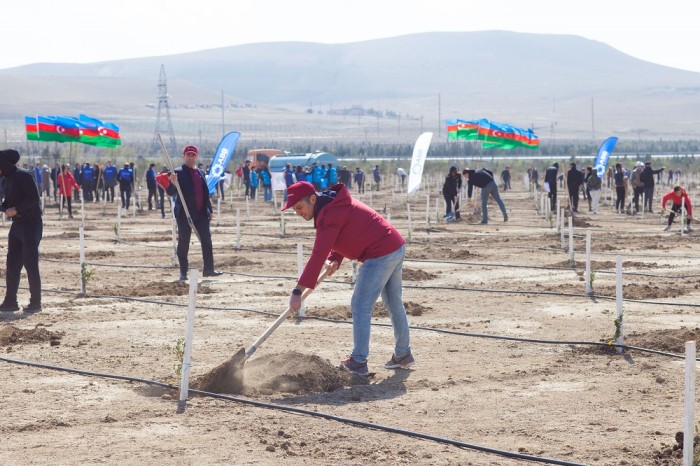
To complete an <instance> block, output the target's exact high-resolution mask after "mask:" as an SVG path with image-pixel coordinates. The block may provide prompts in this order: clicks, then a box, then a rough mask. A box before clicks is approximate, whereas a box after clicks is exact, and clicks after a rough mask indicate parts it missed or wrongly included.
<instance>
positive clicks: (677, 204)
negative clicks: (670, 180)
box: [661, 186, 693, 233]
mask: <svg viewBox="0 0 700 466" xmlns="http://www.w3.org/2000/svg"><path fill="white" fill-rule="evenodd" d="M668 201H671V202H672V203H673V205H672V206H671V213H670V214H669V216H668V225H666V227H664V231H668V230H670V229H671V225H672V224H673V219H674V218H675V216H676V214H680V213H681V207H682V206H683V205H685V211H686V212H687V215H688V216H687V218H686V227H685V230H684V232H685V233H690V232H691V231H692V229H691V228H690V220H692V218H693V206H692V205H691V204H690V197H688V193H687V192H686V190H685V189H683V186H676V187H675V188H673V189H672V190H671V191H669V192H668V193H666V195H665V196H664V197H663V198H662V199H661V211H662V212H664V211H665V210H666V204H667V203H668Z"/></svg>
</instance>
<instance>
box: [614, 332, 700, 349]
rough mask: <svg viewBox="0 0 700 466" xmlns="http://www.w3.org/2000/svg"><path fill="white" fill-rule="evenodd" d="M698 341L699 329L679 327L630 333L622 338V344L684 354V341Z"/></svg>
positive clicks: (699, 339) (699, 336)
mask: <svg viewBox="0 0 700 466" xmlns="http://www.w3.org/2000/svg"><path fill="white" fill-rule="evenodd" d="M691 340H694V341H700V328H698V327H695V328H692V329H691V328H687V327H681V328H679V329H662V330H654V331H651V332H645V333H630V334H629V335H626V336H625V337H624V340H623V342H624V344H625V345H628V346H638V347H640V348H649V349H654V350H657V351H666V352H669V353H676V354H684V353H685V342H686V341H691Z"/></svg>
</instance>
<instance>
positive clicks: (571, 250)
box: [569, 215, 574, 265]
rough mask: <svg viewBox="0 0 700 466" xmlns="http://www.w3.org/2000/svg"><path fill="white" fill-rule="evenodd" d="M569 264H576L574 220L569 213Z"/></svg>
mask: <svg viewBox="0 0 700 466" xmlns="http://www.w3.org/2000/svg"><path fill="white" fill-rule="evenodd" d="M569 265H574V222H573V218H572V217H571V215H569Z"/></svg>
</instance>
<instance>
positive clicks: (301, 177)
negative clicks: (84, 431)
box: [294, 165, 308, 181]
mask: <svg viewBox="0 0 700 466" xmlns="http://www.w3.org/2000/svg"><path fill="white" fill-rule="evenodd" d="M294 177H295V178H296V179H297V181H308V180H307V178H306V172H305V171H304V168H303V167H302V166H301V165H297V169H296V171H295V172H294Z"/></svg>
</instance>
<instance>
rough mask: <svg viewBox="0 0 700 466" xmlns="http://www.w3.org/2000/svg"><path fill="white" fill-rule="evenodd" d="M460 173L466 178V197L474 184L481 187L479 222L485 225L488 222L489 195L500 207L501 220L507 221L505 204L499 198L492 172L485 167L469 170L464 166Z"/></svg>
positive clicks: (470, 194) (470, 196) (470, 193)
mask: <svg viewBox="0 0 700 466" xmlns="http://www.w3.org/2000/svg"><path fill="white" fill-rule="evenodd" d="M462 175H463V176H464V177H466V178H467V197H468V198H469V199H471V198H472V190H473V189H474V186H476V187H477V188H481V224H482V225H486V224H487V223H489V196H492V197H493V198H494V199H495V200H496V203H497V204H498V207H500V209H501V212H502V213H503V221H504V222H507V221H508V212H506V206H505V204H504V203H503V200H502V199H501V195H500V194H498V185H497V184H496V180H494V179H493V172H492V171H491V170H487V169H485V168H480V169H478V170H470V169H468V168H465V169H464V170H462Z"/></svg>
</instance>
